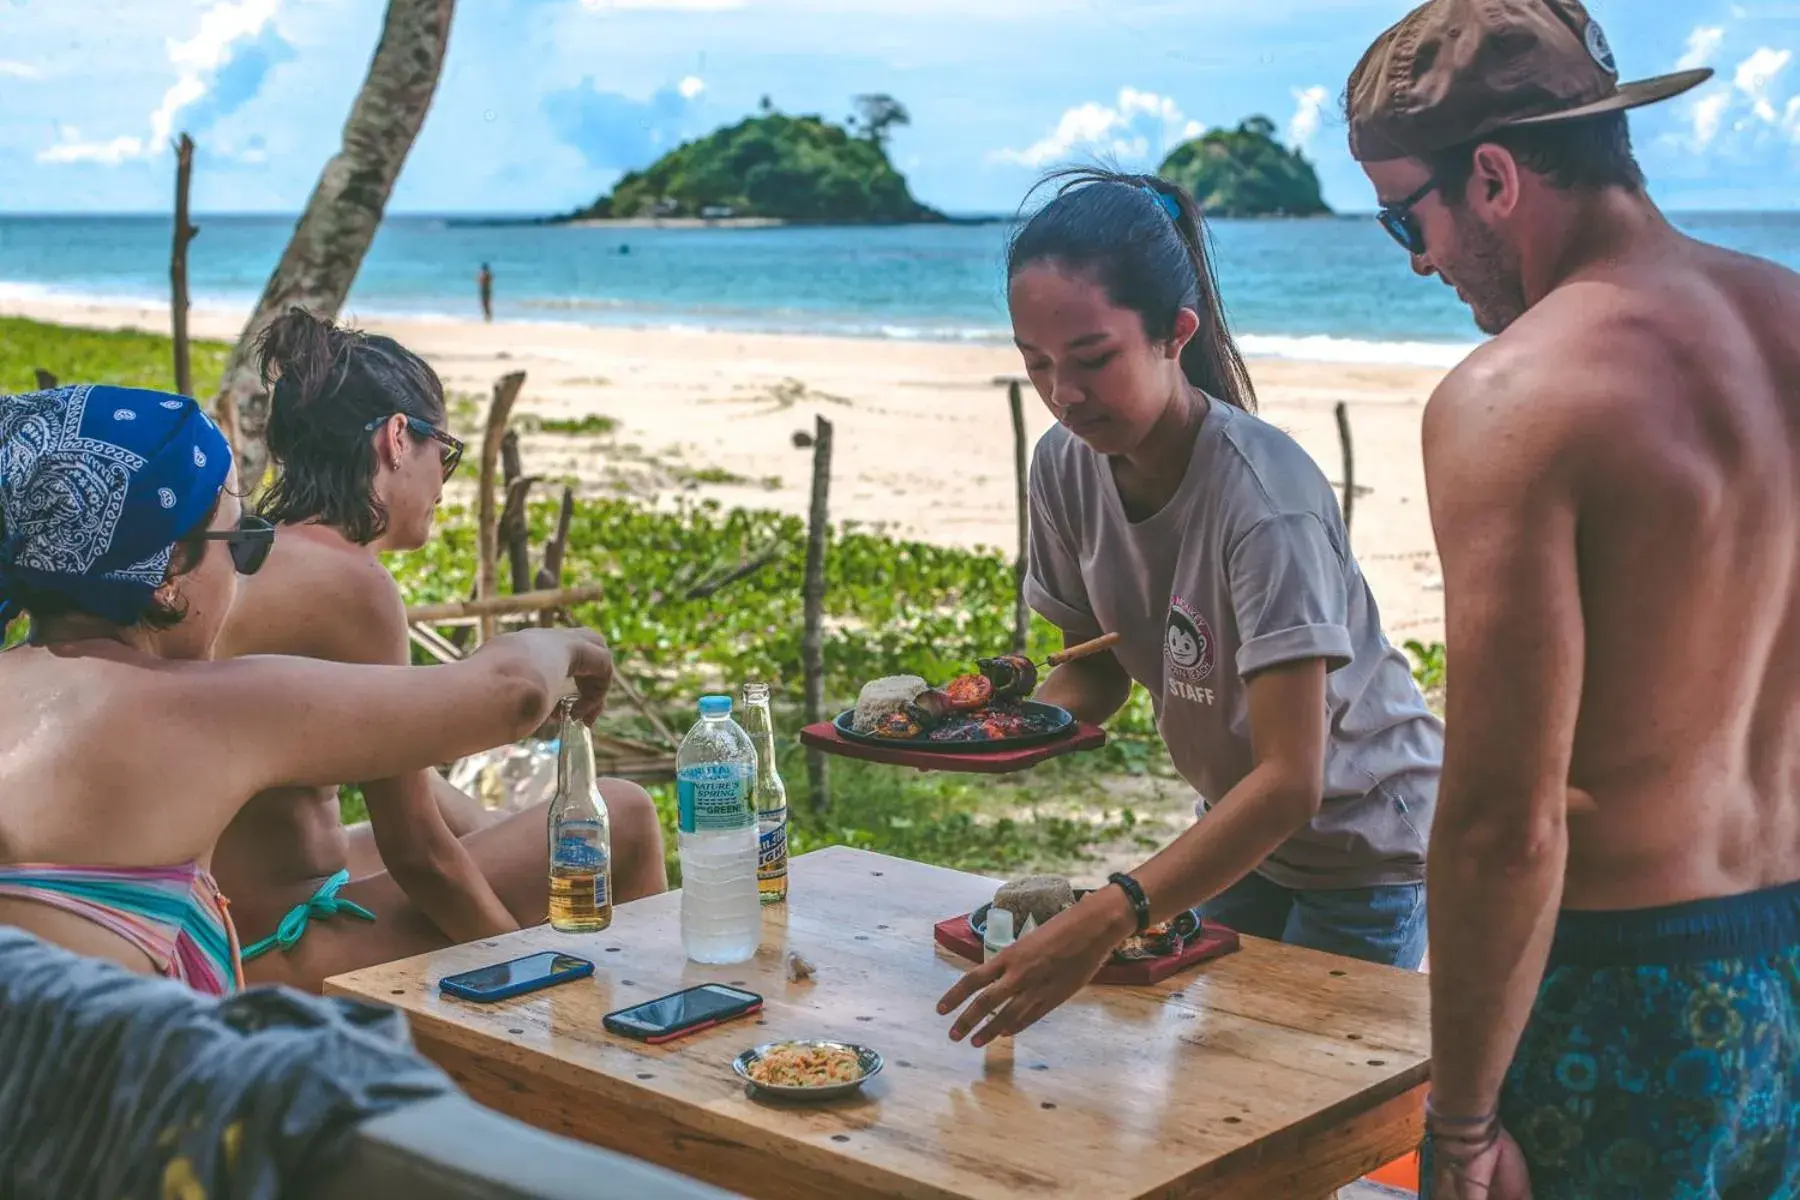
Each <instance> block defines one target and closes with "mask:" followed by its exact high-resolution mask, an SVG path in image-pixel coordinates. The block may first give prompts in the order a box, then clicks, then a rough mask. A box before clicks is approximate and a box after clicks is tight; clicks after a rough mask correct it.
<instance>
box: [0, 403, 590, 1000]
mask: <svg viewBox="0 0 1800 1200" xmlns="http://www.w3.org/2000/svg"><path fill="white" fill-rule="evenodd" d="M274 536H275V531H274V530H273V529H272V528H271V527H270V526H269V525H268V524H267V523H266V522H263V521H261V520H259V519H258V518H256V517H253V516H248V515H245V514H243V513H242V512H241V510H240V508H239V505H238V500H237V497H236V496H235V495H234V494H233V491H232V470H231V450H230V447H229V446H228V445H227V444H226V442H225V439H224V438H223V437H222V436H221V435H220V433H219V430H218V428H217V427H216V426H215V425H214V424H213V423H212V422H211V421H210V420H208V419H207V417H206V416H205V414H204V413H202V412H201V411H200V409H199V407H198V406H197V405H196V404H195V403H194V402H193V401H192V400H190V399H187V398H186V397H183V396H172V395H168V394H166V393H162V392H151V391H138V390H132V389H125V388H114V387H103V386H81V387H69V388H62V389H58V390H54V391H46V392H37V393H32V394H29V395H18V396H4V397H0V628H4V627H6V626H9V625H11V623H12V622H13V621H15V620H16V619H18V618H21V617H29V619H30V625H29V638H28V639H27V640H25V641H24V642H23V643H22V644H20V645H18V646H15V647H14V648H13V649H11V650H8V651H6V652H5V653H4V654H0V695H4V696H5V697H6V703H5V705H3V706H0V922H4V923H7V924H11V925H15V926H17V927H19V928H21V929H24V930H26V931H28V932H30V933H34V934H36V935H38V936H39V937H42V938H44V939H46V940H48V941H52V942H56V943H59V944H61V945H63V946H66V947H68V948H69V949H71V950H75V951H77V952H80V953H84V954H90V955H94V956H96V957H100V958H108V959H113V960H116V961H118V962H121V963H123V964H125V965H126V966H128V967H131V968H133V969H135V970H139V971H144V972H147V973H149V972H154V973H158V974H162V975H165V976H168V977H171V978H175V979H180V980H183V981H185V982H187V983H188V984H190V985H191V986H193V987H195V988H197V989H199V990H202V991H206V992H211V993H225V992H230V991H233V990H235V989H236V988H237V987H238V986H239V985H240V983H241V981H242V970H241V966H240V963H239V949H238V942H237V936H236V933H235V931H234V930H233V928H232V922H231V918H230V915H229V913H228V910H227V907H226V903H225V900H224V898H223V897H222V896H221V894H220V892H219V889H218V887H217V885H216V884H215V883H214V881H213V877H212V875H211V873H210V869H209V867H210V858H211V855H212V851H213V846H214V844H215V843H216V842H217V840H218V838H219V835H220V833H221V832H223V830H224V829H225V827H226V825H227V824H229V823H230V821H231V819H232V818H233V817H234V816H235V815H236V814H237V812H238V810H239V809H240V808H241V807H242V806H243V804H244V801H245V799H246V798H247V797H250V796H252V795H255V794H256V793H257V792H259V791H263V790H266V789H269V788H274V787H280V786H294V785H305V784H316V783H320V782H323V781H326V780H332V779H353V778H376V777H380V776H382V775H389V774H398V773H400V772H403V771H408V770H414V769H417V768H419V767H423V766H425V765H427V764H429V763H436V762H444V761H448V760H450V759H454V758H456V757H459V756H461V755H464V754H469V753H472V752H474V751H476V750H480V749H483V748H486V747H489V746H493V745H497V744H500V743H502V742H506V741H509V740H512V739H514V738H517V737H520V736H523V735H524V734H525V733H527V732H529V731H530V730H532V729H534V728H536V727H537V726H538V725H539V724H541V723H542V722H543V720H544V719H545V718H546V717H547V716H548V715H549V713H550V710H551V706H552V705H553V703H554V702H555V699H556V697H557V695H558V694H559V691H560V689H561V687H562V684H563V681H564V680H565V679H570V678H573V679H574V680H575V683H576V685H577V687H578V689H579V690H580V693H581V696H582V702H581V706H580V707H581V711H582V712H583V714H584V716H585V717H586V718H587V719H590V720H591V719H592V718H593V716H595V715H596V714H597V713H598V712H599V710H600V708H601V705H602V703H603V702H604V699H605V694H606V688H607V685H608V684H609V682H610V680H611V674H612V658H611V655H610V653H609V652H608V651H607V649H606V646H605V643H604V642H602V641H601V640H600V639H599V638H598V637H595V636H593V635H592V634H588V633H585V632H580V631H564V630H533V631H530V632H527V633H521V634H512V635H509V636H507V637H503V638H498V639H496V640H494V641H493V642H491V643H489V644H488V645H487V646H486V647H484V648H483V649H482V650H481V651H480V652H479V653H478V654H475V655H473V656H471V657H470V658H469V659H468V660H466V661H465V662H462V663H458V664H455V665H453V666H447V667H439V668H433V669H431V670H429V671H425V670H419V669H414V668H406V667H382V666H351V665H344V664H334V663H322V662H314V661H309V660H305V659H299V658H284V657H276V656H265V657H261V658H246V659H240V660H235V661H230V662H215V661H213V657H212V650H213V642H214V639H215V638H216V636H217V635H218V632H219V629H220V627H221V625H222V624H223V622H224V620H225V616H226V613H227V611H228V610H229V609H230V607H231V604H232V600H233V597H234V595H235V593H236V590H237V580H238V576H240V575H253V574H255V572H256V571H257V570H258V569H259V568H260V567H261V566H262V564H263V562H264V561H265V559H266V558H267V557H268V554H269V549H270V546H271V544H272V543H273V540H274Z"/></svg>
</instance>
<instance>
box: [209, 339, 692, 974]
mask: <svg viewBox="0 0 1800 1200" xmlns="http://www.w3.org/2000/svg"><path fill="white" fill-rule="evenodd" d="M259 350H260V355H261V367H262V371H263V378H264V381H265V383H266V384H268V385H271V398H270V413H269V430H268V442H269V453H270V456H271V458H272V459H273V460H274V463H275V466H276V468H277V470H278V474H277V476H276V478H275V481H274V483H273V484H272V485H271V486H270V488H269V490H268V492H267V493H266V494H265V495H264V497H263V499H262V502H261V504H260V505H259V511H260V512H261V514H262V515H263V516H264V517H266V518H267V519H269V520H270V521H271V522H273V523H274V524H275V525H276V527H277V528H278V529H279V531H280V537H279V539H278V541H277V542H276V547H275V550H274V552H273V553H272V554H271V555H270V557H269V563H268V566H267V567H266V568H265V569H264V570H263V571H262V572H261V573H260V574H259V575H258V576H257V577H256V578H255V579H254V580H251V581H249V582H247V583H246V585H245V586H244V587H243V588H242V589H241V590H240V592H239V595H238V601H237V604H236V606H235V607H234V608H233V609H232V613H231V619H230V620H229V621H228V622H227V623H226V626H225V630H224V632H223V633H222V634H221V636H220V639H219V650H220V653H221V654H222V655H226V654H229V655H239V654H269V653H275V654H300V655H305V656H307V657H311V658H322V659H330V660H333V661H337V662H362V663H393V664H402V663H406V662H409V661H410V659H411V653H410V649H411V648H410V643H409V639H408V635H407V625H406V609H405V605H404V603H403V602H402V600H401V596H400V590H399V587H398V586H397V585H396V584H395V583H394V580H393V577H392V576H391V575H389V574H388V572H387V570H386V568H385V567H383V566H382V564H381V559H380V558H379V555H380V553H381V552H383V551H395V550H398V551H405V550H416V549H418V548H419V547H421V546H423V545H424V544H425V543H426V541H428V540H429V539H430V537H431V525H432V516H433V513H434V511H435V509H436V507H437V504H438V500H439V499H440V497H441V496H442V494H443V488H444V484H445V482H446V481H447V480H448V479H449V477H450V474H451V472H452V471H454V470H455V468H456V465H457V462H458V460H459V458H460V457H461V454H462V443H461V442H459V441H457V439H456V438H454V437H453V436H451V435H450V434H449V433H448V432H446V431H445V429H444V424H445V414H444V392H443V387H442V385H441V384H440V383H439V381H438V377H437V374H436V373H435V372H434V371H433V370H432V369H431V368H430V367H429V366H428V365H427V364H426V363H425V362H424V361H423V360H422V359H420V358H419V357H418V356H417V355H415V354H413V353H412V352H411V351H409V350H407V349H406V348H405V347H403V346H401V345H400V344H399V343H397V342H395V341H394V340H393V339H392V338H387V337H381V336H378V335H373V334H362V333H358V332H355V331H352V330H349V329H344V328H340V327H338V326H336V325H333V324H331V323H330V322H327V321H322V320H319V319H318V318H316V317H313V316H312V315H310V314H308V313H306V312H304V311H302V310H300V309H294V310H292V311H290V312H289V313H287V314H286V315H285V316H282V317H280V318H279V319H277V320H276V321H275V322H274V323H273V324H272V325H271V326H270V327H269V328H268V330H267V331H266V332H265V333H264V334H263V337H262V341H261V343H260V347H259ZM486 748H487V747H482V749H486ZM340 782H341V783H358V784H361V786H362V792H363V797H364V799H365V800H366V801H367V805H368V811H369V821H368V823H367V824H364V825H358V826H354V827H349V828H346V827H345V826H344V825H343V823H342V818H341V816H340V811H339V807H338V788H337V784H338V783H340ZM600 786H601V791H602V792H603V794H604V795H605V798H606V803H607V808H608V811H609V815H610V817H611V822H612V837H613V886H614V888H615V893H616V898H617V899H618V900H620V901H624V900H630V899H634V898H636V897H638V896H642V895H646V894H649V893H651V892H659V891H662V890H663V889H664V888H665V887H666V886H667V878H666V876H665V874H664V867H663V849H662V833H661V828H660V826H659V824H658V822H657V817H656V809H655V806H654V805H653V804H652V803H651V800H650V797H649V795H648V794H646V793H645V792H644V790H643V789H642V788H640V787H638V786H637V785H635V784H631V783H625V782H621V781H619V780H611V779H608V780H602V781H601V785H600ZM545 827H546V813H545V810H544V808H543V806H538V807H534V808H532V809H529V810H527V811H524V812H520V813H514V814H511V815H508V816H506V817H504V818H502V819H499V820H492V819H490V817H489V814H488V813H486V812H485V811H484V810H483V809H482V808H481V806H480V805H479V804H477V803H476V802H475V801H473V800H472V799H470V798H469V797H468V796H465V795H464V794H463V793H461V792H460V791H458V790H457V789H455V788H453V787H451V786H450V784H449V782H448V781H447V780H445V779H444V778H443V776H442V775H440V774H439V773H438V772H437V771H436V770H432V769H419V770H413V771H409V772H407V773H405V774H401V775H389V776H357V777H350V776H346V777H344V778H343V779H342V780H338V781H332V782H330V783H329V784H326V785H324V786H313V787H309V788H289V789H282V790H280V791H275V792H271V793H269V794H267V795H262V796H258V797H256V798H255V799H253V800H252V801H251V802H250V803H249V804H248V805H246V806H245V807H244V810H243V812H242V813H241V814H240V815H239V816H238V818H237V820H236V821H234V822H233V823H232V825H231V828H230V829H228V830H227V831H226V834H225V837H224V838H223V839H222V840H221V842H220V843H219V851H218V856H217V860H216V861H217V872H218V876H219V881H220V883H221V884H222V885H223V886H224V887H225V890H226V894H227V895H229V896H230V897H231V900H232V904H233V905H234V906H235V911H236V913H237V918H238V924H239V926H240V927H241V928H242V929H243V931H244V935H245V939H246V945H245V951H244V960H245V963H246V964H247V966H246V969H247V971H248V972H249V976H250V978H251V979H252V980H254V981H258V982H262V981H267V982H281V983H291V984H294V985H296V986H301V987H308V988H317V986H318V985H319V983H320V981H321V980H323V979H324V978H325V977H326V976H329V975H332V974H335V973H338V972H341V971H346V970H351V969H354V968H356V967H359V966H365V965H368V964H370V963H377V962H389V961H392V960H393V959H396V958H404V957H407V956H408V955H412V954H418V953H422V952H424V951H426V950H429V949H435V948H438V947H441V946H446V945H451V944H454V943H458V942H467V941H473V940H475V939H477V938H483V937H491V936H493V935H495V934H498V933H503V932H506V931H508V930H512V929H517V928H519V927H520V926H523V925H532V924H536V923H538V922H540V921H542V920H544V918H545V910H546V905H547V902H548V883H547V880H548V879H549V858H548V855H549V848H548V839H547V837H546V835H545Z"/></svg>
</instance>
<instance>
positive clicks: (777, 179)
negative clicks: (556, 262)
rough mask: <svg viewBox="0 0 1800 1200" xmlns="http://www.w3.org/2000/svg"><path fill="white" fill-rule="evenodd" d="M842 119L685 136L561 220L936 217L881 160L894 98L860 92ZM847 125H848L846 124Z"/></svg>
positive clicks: (783, 121)
mask: <svg viewBox="0 0 1800 1200" xmlns="http://www.w3.org/2000/svg"><path fill="white" fill-rule="evenodd" d="M856 103H857V108H858V110H859V116H855V117H851V118H849V119H848V120H847V121H846V122H845V124H844V125H839V124H834V123H833V122H831V121H827V120H825V119H824V118H823V117H819V116H789V115H787V114H785V113H779V112H775V111H774V108H773V105H771V104H770V102H769V101H768V100H767V99H766V98H765V99H764V101H763V112H762V114H761V115H760V116H753V117H747V118H745V119H744V120H742V121H739V122H738V123H737V124H736V125H730V126H727V127H725V128H723V129H718V130H715V131H714V132H712V133H710V134H708V135H707V136H705V137H703V138H700V139H698V140H696V141H692V142H685V143H683V144H682V145H680V146H678V147H676V148H675V149H674V150H671V151H669V153H667V154H665V155H663V156H662V157H661V158H659V159H658V160H657V161H656V162H654V163H652V164H651V165H650V166H648V167H645V168H644V169H643V170H640V171H628V172H626V174H625V175H624V177H623V178H621V179H620V180H619V182H618V183H617V184H616V185H615V186H614V187H613V190H612V191H611V193H609V194H608V195H605V196H602V197H600V198H599V199H598V200H596V201H594V203H593V204H591V205H589V206H588V207H586V208H584V209H579V210H577V211H576V212H573V213H570V214H568V215H567V216H565V217H562V218H560V219H561V220H564V221H645V220H656V221H662V220H704V221H732V222H741V223H747V224H764V223H786V222H808V223H820V224H824V223H863V224H901V223H916V222H941V221H943V220H945V217H944V214H942V213H940V212H938V211H937V210H935V209H933V208H930V207H927V206H926V205H923V204H921V203H919V202H918V201H917V200H915V199H914V198H913V195H912V192H911V191H910V190H909V189H908V187H907V185H906V180H905V178H904V177H903V176H902V175H901V174H900V172H898V171H897V170H895V169H894V164H893V163H892V162H890V161H889V160H888V155H887V131H888V130H889V129H891V128H892V127H894V126H896V125H905V124H908V123H909V118H908V116H907V112H906V109H905V108H904V107H903V106H902V105H901V104H900V103H899V102H898V101H896V100H895V99H893V97H891V96H884V95H872V96H859V97H857V100H856ZM846 125H848V126H850V128H846Z"/></svg>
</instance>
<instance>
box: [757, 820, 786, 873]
mask: <svg viewBox="0 0 1800 1200" xmlns="http://www.w3.org/2000/svg"><path fill="white" fill-rule="evenodd" d="M787 853H788V847H787V822H786V821H783V822H782V823H781V824H779V825H777V826H776V827H775V828H773V829H770V830H766V831H764V833H763V835H762V836H761V837H759V838H757V839H756V872H757V874H759V875H761V876H763V877H764V878H773V877H775V876H780V875H786V874H787Z"/></svg>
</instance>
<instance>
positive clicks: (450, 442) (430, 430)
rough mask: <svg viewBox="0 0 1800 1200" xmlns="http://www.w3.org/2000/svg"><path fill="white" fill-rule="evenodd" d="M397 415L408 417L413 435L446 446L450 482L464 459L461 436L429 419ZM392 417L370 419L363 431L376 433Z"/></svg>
mask: <svg viewBox="0 0 1800 1200" xmlns="http://www.w3.org/2000/svg"><path fill="white" fill-rule="evenodd" d="M395 416H402V417H406V427H407V429H409V430H411V431H412V435H413V436H414V437H416V438H418V439H419V440H420V441H433V442H440V443H442V444H443V446H444V482H445V483H449V482H450V477H451V476H452V475H454V474H456V465H457V464H458V463H460V462H461V461H462V456H463V444H462V439H461V438H459V437H456V436H454V435H452V434H448V433H445V432H444V431H443V430H442V429H439V428H438V427H437V426H435V425H433V424H431V423H430V422H428V421H421V420H419V418H417V417H409V416H406V414H405V413H396V414H395ZM392 419H393V418H392V417H377V418H376V419H375V420H373V421H370V422H369V423H368V424H367V425H364V426H363V432H364V433H374V432H375V431H376V430H377V429H380V428H381V427H382V426H383V425H386V424H387V423H388V422H389V421H391V420H392Z"/></svg>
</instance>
